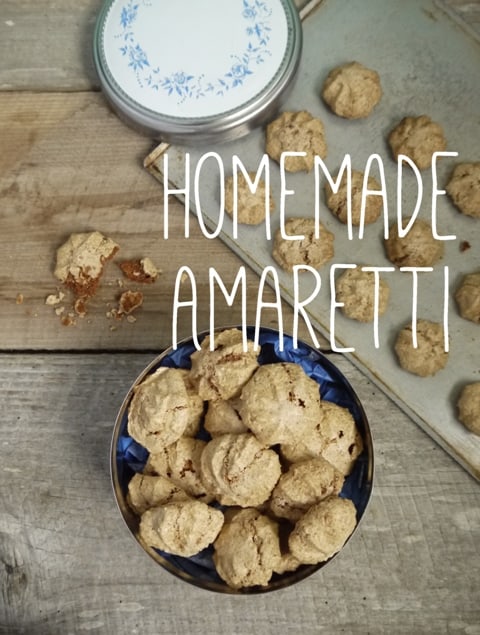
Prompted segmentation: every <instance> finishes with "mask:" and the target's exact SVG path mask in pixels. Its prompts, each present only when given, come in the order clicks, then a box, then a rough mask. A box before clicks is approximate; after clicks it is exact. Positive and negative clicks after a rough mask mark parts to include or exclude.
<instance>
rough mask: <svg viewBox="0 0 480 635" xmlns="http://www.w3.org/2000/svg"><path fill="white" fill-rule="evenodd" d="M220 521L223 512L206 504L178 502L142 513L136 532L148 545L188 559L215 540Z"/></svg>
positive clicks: (220, 524)
mask: <svg viewBox="0 0 480 635" xmlns="http://www.w3.org/2000/svg"><path fill="white" fill-rule="evenodd" d="M223 520H224V518H223V514H222V512H221V511H220V510H218V509H214V508H213V507H210V506H209V505H207V504H206V503H202V502H201V501H195V500H189V501H178V502H174V503H167V504H166V505H162V506H161V507H153V508H152V509H148V510H147V511H146V512H144V513H143V514H142V517H141V519H140V526H139V531H138V535H139V538H140V540H141V541H142V542H143V543H144V544H146V545H148V546H149V547H154V548H155V549H161V550H162V551H166V552H167V553H171V554H174V555H176V556H184V557H186V558H189V557H190V556H194V555H195V554H197V553H199V552H200V551H202V549H206V547H208V545H210V544H211V543H212V542H213V541H214V540H215V538H216V537H217V535H218V533H219V531H220V529H221V528H222V526H223Z"/></svg>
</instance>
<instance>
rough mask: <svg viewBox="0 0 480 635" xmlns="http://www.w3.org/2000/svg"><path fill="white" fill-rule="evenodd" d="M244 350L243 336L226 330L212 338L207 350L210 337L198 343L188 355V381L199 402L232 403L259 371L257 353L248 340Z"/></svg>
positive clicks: (237, 331)
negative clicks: (198, 348) (190, 381)
mask: <svg viewBox="0 0 480 635" xmlns="http://www.w3.org/2000/svg"><path fill="white" fill-rule="evenodd" d="M245 348H246V350H245V349H244V344H243V336H242V332H241V331H240V330H238V329H226V330H225V331H221V332H220V333H218V334H217V335H215V339H214V348H213V350H210V337H209V336H207V337H206V338H205V339H204V340H203V341H202V343H201V349H200V350H197V351H195V352H194V353H192V355H191V361H192V368H191V372H190V378H191V380H192V382H193V384H194V386H195V387H196V390H197V392H198V394H199V395H200V397H202V399H206V400H209V399H231V398H232V397H237V396H238V395H239V394H240V391H241V390H242V387H243V386H244V385H245V384H246V382H247V381H248V380H249V379H250V377H251V376H252V375H253V373H254V372H255V370H256V369H257V368H258V365H259V364H258V361H257V357H258V351H256V350H255V347H254V343H253V342H252V341H251V340H247V342H246V347H245Z"/></svg>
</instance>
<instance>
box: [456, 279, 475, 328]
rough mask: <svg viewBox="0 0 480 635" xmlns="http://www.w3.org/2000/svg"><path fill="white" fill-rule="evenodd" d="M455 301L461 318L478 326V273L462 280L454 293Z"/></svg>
mask: <svg viewBox="0 0 480 635" xmlns="http://www.w3.org/2000/svg"><path fill="white" fill-rule="evenodd" d="M455 301H456V303H457V306H458V310H459V313H460V315H461V316H462V317H463V318H465V319H466V320H470V321H471V322H475V323H476V324H480V271H477V272H475V273H468V274H467V275H465V276H464V277H463V278H462V281H461V283H460V285H459V287H458V288H457V290H456V291H455Z"/></svg>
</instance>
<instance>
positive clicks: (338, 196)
mask: <svg viewBox="0 0 480 635" xmlns="http://www.w3.org/2000/svg"><path fill="white" fill-rule="evenodd" d="M335 178H337V177H335ZM363 178H364V173H363V172H360V171H359V170H352V178H351V182H350V187H349V184H348V178H347V176H346V174H344V175H343V177H342V180H341V182H340V186H339V188H338V190H337V192H334V191H333V190H332V188H331V187H330V183H328V182H327V183H325V197H326V203H327V207H328V209H329V210H330V211H331V212H332V214H333V215H334V216H336V218H338V220H339V221H340V222H341V223H345V224H346V223H347V222H348V204H347V197H348V191H349V189H350V192H351V208H352V209H351V216H352V225H357V226H358V225H360V212H361V206H362V191H363ZM367 187H368V189H369V190H372V191H374V190H378V191H381V186H380V183H379V182H378V181H377V179H375V178H374V177H373V176H369V177H368V179H367ZM382 209H383V198H382V197H381V196H377V195H368V196H367V197H366V199H365V215H364V223H365V224H366V225H368V224H370V223H374V222H375V221H376V220H377V218H378V217H379V216H380V214H381V213H382Z"/></svg>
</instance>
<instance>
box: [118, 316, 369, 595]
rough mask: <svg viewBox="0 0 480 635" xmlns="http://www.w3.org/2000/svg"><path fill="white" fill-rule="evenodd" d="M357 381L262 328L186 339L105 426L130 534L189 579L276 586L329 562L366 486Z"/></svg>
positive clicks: (233, 586) (215, 584)
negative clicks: (110, 426) (109, 427)
mask: <svg viewBox="0 0 480 635" xmlns="http://www.w3.org/2000/svg"><path fill="white" fill-rule="evenodd" d="M373 464H374V458H373V445H372V437H371V432H370V427H369V424H368V420H367V417H366V414H365V411H364V409H363V407H362V405H361V403H360V400H359V399H358V397H357V395H356V393H355V392H354V390H353V388H352V387H351V385H350V384H349V382H348V381H347V379H346V378H345V377H344V375H343V374H342V373H341V372H340V370H339V369H338V368H337V367H336V366H335V365H334V364H332V362H330V360H329V359H327V357H326V356H325V355H324V354H322V353H321V352H319V351H318V350H317V349H314V348H312V347H310V346H309V345H307V344H306V343H303V342H300V341H295V340H294V339H293V338H292V337H290V336H287V335H285V334H280V333H279V331H276V330H274V329H270V328H263V327H262V328H259V329H256V328H255V327H229V328H223V329H216V330H214V331H213V332H212V333H202V334H199V335H198V336H196V337H192V338H189V339H187V340H185V341H183V342H181V343H180V344H178V346H177V347H176V348H170V349H168V350H166V351H164V352H163V353H162V354H161V355H159V356H158V357H157V358H155V359H154V360H153V361H152V362H151V363H150V364H149V365H148V366H147V368H145V369H144V371H143V372H142V373H141V374H140V375H139V377H138V378H137V379H136V381H135V382H134V384H133V386H132V387H131V388H130V390H129V391H128V393H127V395H126V397H125V399H124V401H123V404H122V406H121V408H120V410H119V413H118V416H117V419H116V422H115V426H114V432H113V437H112V446H111V475H112V483H113V489H114V494H115V498H116V501H117V504H118V507H119V510H120V512H121V515H122V516H123V519H124V521H125V523H126V525H127V527H128V529H129V530H130V532H131V534H132V535H133V537H134V538H135V540H136V542H137V543H138V544H139V545H140V546H141V547H142V548H143V549H144V550H145V551H146V553H148V554H149V555H150V556H151V557H152V558H153V559H154V560H155V561H156V562H157V563H158V564H160V565H161V566H162V567H163V568H164V569H166V570H167V571H169V572H170V573H172V574H174V575H176V576H177V577H179V578H181V579H183V580H185V581H186V582H189V583H191V584H194V585H196V586H199V587H202V588H205V589H209V590H211V591H219V592H225V593H237V594H248V593H261V592H266V591H273V590H275V589H281V588H284V587H287V586H289V585H291V584H294V583H296V582H298V581H300V580H302V579H304V578H306V577H307V576H309V575H311V574H312V573H314V572H315V571H317V570H318V569H320V568H321V567H323V566H325V565H326V564H327V563H328V562H331V561H332V560H333V559H334V558H335V556H336V555H337V554H338V553H339V552H340V551H341V549H342V548H343V546H344V545H345V544H346V543H347V541H348V540H350V538H351V536H352V535H353V533H354V532H355V530H356V528H357V527H358V524H359V522H360V520H361V518H362V517H363V515H364V513H365V510H366V509H367V505H368V502H369V500H370V496H371V492H372V486H373Z"/></svg>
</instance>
